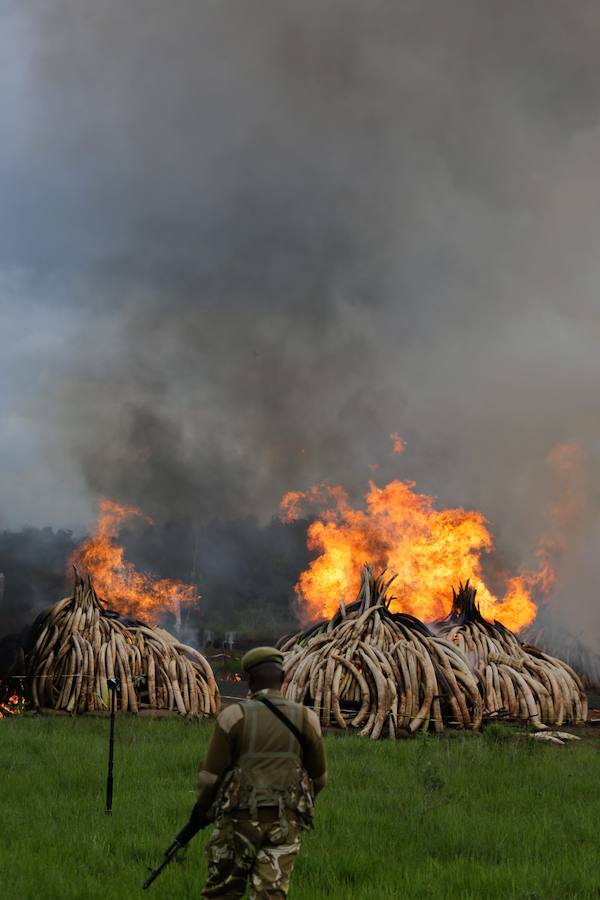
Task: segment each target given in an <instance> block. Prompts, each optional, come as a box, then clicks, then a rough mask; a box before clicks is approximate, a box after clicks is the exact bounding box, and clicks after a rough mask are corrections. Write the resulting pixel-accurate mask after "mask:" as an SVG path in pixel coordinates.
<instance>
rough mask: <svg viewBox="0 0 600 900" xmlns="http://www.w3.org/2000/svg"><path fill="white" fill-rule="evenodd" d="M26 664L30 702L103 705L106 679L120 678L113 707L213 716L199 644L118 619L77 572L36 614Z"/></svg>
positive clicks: (215, 698)
mask: <svg viewBox="0 0 600 900" xmlns="http://www.w3.org/2000/svg"><path fill="white" fill-rule="evenodd" d="M33 633H34V640H35V643H34V644H33V647H32V648H31V650H30V651H29V653H27V654H26V657H25V663H26V671H27V676H28V679H27V680H28V684H29V690H30V695H31V702H32V704H33V706H34V707H37V708H39V707H48V708H51V709H55V710H65V711H67V712H69V713H72V714H76V713H82V712H91V711H95V710H103V709H106V708H107V707H108V685H107V681H108V679H109V678H112V677H117V678H118V679H119V681H120V696H119V708H120V709H121V711H123V712H126V711H129V712H133V713H137V712H138V711H139V710H140V709H142V708H146V709H169V710H176V711H177V712H178V713H179V714H180V715H182V716H192V717H197V716H207V715H214V714H216V712H217V711H218V709H219V705H220V699H219V690H218V688H217V684H216V682H215V678H214V675H213V672H212V669H211V667H210V665H209V664H208V662H207V661H206V659H205V658H204V657H203V656H202V654H201V653H199V652H198V651H197V650H194V649H193V648H192V647H188V646H186V645H185V644H181V643H179V642H178V641H177V640H176V639H175V638H174V637H173V636H172V635H170V634H169V633H168V632H166V631H163V630H162V629H160V628H150V627H149V626H147V625H145V624H144V623H143V622H140V621H137V620H132V619H124V618H122V617H120V616H119V614H118V613H116V612H115V611H114V610H111V609H109V608H107V606H106V604H105V603H104V602H103V601H102V600H100V598H99V597H98V596H97V594H96V592H95V590H94V588H93V585H92V583H91V580H90V579H89V577H88V578H86V579H82V578H81V577H79V575H78V574H77V573H76V576H75V590H74V593H73V596H72V597H67V598H65V599H64V600H61V601H59V602H58V603H55V604H54V606H51V607H50V608H49V609H47V610H45V611H44V612H43V613H41V615H40V616H38V618H37V619H36V621H35V623H34V625H33Z"/></svg>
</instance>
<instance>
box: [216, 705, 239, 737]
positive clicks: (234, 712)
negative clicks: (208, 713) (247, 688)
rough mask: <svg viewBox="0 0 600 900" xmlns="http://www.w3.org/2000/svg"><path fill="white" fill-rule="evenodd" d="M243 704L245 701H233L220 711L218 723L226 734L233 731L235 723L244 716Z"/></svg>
mask: <svg viewBox="0 0 600 900" xmlns="http://www.w3.org/2000/svg"><path fill="white" fill-rule="evenodd" d="M242 704H243V701H240V702H239V703H232V704H231V706H226V707H225V709H224V710H223V711H222V712H220V713H219V716H218V718H217V725H218V726H219V727H220V728H222V729H223V731H224V732H225V733H226V734H228V733H229V732H230V731H231V729H232V728H233V726H234V725H237V723H238V722H239V721H240V720H241V719H243V718H244V711H243V709H242Z"/></svg>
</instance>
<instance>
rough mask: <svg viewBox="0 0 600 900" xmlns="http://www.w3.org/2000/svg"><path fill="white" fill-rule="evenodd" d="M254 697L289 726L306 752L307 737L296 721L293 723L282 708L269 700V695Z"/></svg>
mask: <svg viewBox="0 0 600 900" xmlns="http://www.w3.org/2000/svg"><path fill="white" fill-rule="evenodd" d="M254 699H255V700H257V701H258V702H259V703H262V704H263V706H266V707H267V709H268V710H269V711H270V712H272V713H273V715H274V716H275V717H276V718H277V719H279V721H280V722H281V723H282V724H283V725H285V727H286V728H289V730H290V731H291V732H292V734H293V735H294V737H295V738H296V740H297V741H298V743H299V744H300V748H301V749H302V753H304V752H305V748H306V740H305V738H304V735H303V734H302V732H301V731H300V729H299V728H296V726H295V725H294V723H293V722H290V720H289V719H288V717H287V716H286V715H285V713H282V712H281V710H280V709H279V708H278V707H277V706H275V704H274V703H272V702H271V701H270V700H269V698H268V697H265V696H263V697H255V698H254Z"/></svg>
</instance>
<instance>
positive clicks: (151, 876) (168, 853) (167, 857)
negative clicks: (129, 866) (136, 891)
mask: <svg viewBox="0 0 600 900" xmlns="http://www.w3.org/2000/svg"><path fill="white" fill-rule="evenodd" d="M180 846H181V845H180V844H179V842H178V841H173V843H172V844H171V846H170V847H169V849H168V850H166V851H165V856H164V859H163V861H162V862H161V864H160V865H159V866H157V867H156V869H152V871H151V872H150V874H149V875H148V877H147V878H146V880H145V882H144V890H145V891H146V890H148V888H149V887H150V885H151V884H152V882H153V881H154V880H155V879H156V878H158V876H159V875H160V873H161V872H162V870H163V869H164V868H165V866H168V865H169V863H170V862H171V860H172V859H173V858H174V856H175V854H176V853H177V851H178V850H179V848H180Z"/></svg>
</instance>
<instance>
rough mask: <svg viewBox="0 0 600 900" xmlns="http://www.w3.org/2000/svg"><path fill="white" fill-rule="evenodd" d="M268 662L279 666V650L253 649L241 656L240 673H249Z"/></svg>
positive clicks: (280, 661) (281, 654) (280, 656)
mask: <svg viewBox="0 0 600 900" xmlns="http://www.w3.org/2000/svg"><path fill="white" fill-rule="evenodd" d="M268 662H274V663H279V665H281V663H282V662H283V653H282V652H281V650H278V649H277V648H276V647H254V648H253V649H252V650H248V652H247V653H245V654H244V656H242V672H249V671H250V669H253V668H254V667H255V666H260V665H262V664H263V663H268Z"/></svg>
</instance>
